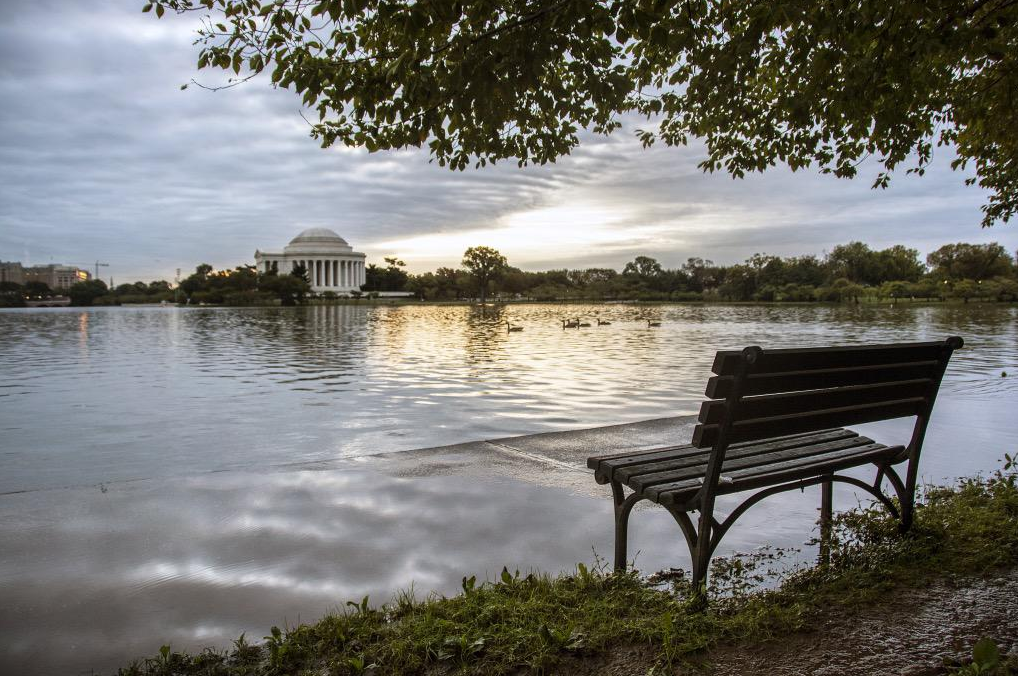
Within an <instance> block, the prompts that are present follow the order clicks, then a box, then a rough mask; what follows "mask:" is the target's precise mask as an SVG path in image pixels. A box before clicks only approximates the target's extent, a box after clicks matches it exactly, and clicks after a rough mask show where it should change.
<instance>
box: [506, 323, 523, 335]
mask: <svg viewBox="0 0 1018 676" xmlns="http://www.w3.org/2000/svg"><path fill="white" fill-rule="evenodd" d="M505 330H506V332H507V333H513V332H514V331H522V330H523V327H522V326H514V325H512V324H510V323H509V322H506V323H505Z"/></svg>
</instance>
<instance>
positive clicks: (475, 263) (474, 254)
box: [463, 246, 509, 303]
mask: <svg viewBox="0 0 1018 676" xmlns="http://www.w3.org/2000/svg"><path fill="white" fill-rule="evenodd" d="M463 267H465V268H466V269H467V271H468V272H469V273H470V276H471V277H472V278H473V281H474V283H475V284H476V285H477V289H478V292H479V293H480V295H481V302H482V303H484V302H485V300H486V299H487V297H488V284H489V283H490V282H493V281H495V280H497V279H498V278H499V277H501V275H502V274H503V273H504V272H505V271H506V268H508V267H509V264H508V262H507V261H506V258H505V256H503V255H502V254H500V253H499V252H498V251H496V250H495V249H492V248H491V247H488V246H472V247H470V248H469V249H467V250H466V251H464V252H463Z"/></svg>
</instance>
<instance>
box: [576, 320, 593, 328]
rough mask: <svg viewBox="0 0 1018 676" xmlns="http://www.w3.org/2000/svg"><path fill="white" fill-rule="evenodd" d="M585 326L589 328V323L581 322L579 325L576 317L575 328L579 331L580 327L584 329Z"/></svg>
mask: <svg viewBox="0 0 1018 676" xmlns="http://www.w3.org/2000/svg"><path fill="white" fill-rule="evenodd" d="M585 326H590V322H583V323H580V318H579V317H577V318H576V328H578V329H579V328H582V327H585Z"/></svg>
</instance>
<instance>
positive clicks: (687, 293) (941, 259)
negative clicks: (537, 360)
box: [363, 242, 1018, 302]
mask: <svg viewBox="0 0 1018 676" xmlns="http://www.w3.org/2000/svg"><path fill="white" fill-rule="evenodd" d="M476 249H486V250H487V251H486V252H485V253H486V256H485V258H487V259H489V260H488V261H487V262H486V264H485V270H486V272H485V274H486V281H485V282H483V283H482V282H481V281H480V279H479V277H478V275H477V273H476V267H477V263H476V261H474V262H471V261H470V259H471V257H470V256H466V257H464V267H463V268H460V269H453V268H439V269H438V270H436V271H435V272H426V273H423V274H419V275H413V274H408V273H406V272H405V270H404V269H403V264H402V262H401V261H399V260H397V259H394V258H387V259H385V260H386V265H385V267H380V266H375V265H369V266H368V268H367V283H366V284H365V285H364V287H363V289H364V290H365V291H368V292H370V291H411V292H413V293H414V295H415V296H416V297H418V298H421V299H423V300H464V299H472V298H481V297H482V296H484V295H489V296H493V297H499V298H506V299H527V300H536V301H551V300H657V301H667V300H672V301H729V302H747V301H762V302H775V301H777V302H782V301H785V302H810V301H826V302H860V301H862V300H866V299H877V300H879V299H897V298H916V299H924V300H944V299H949V298H951V299H954V298H957V299H961V300H963V301H965V302H968V301H969V300H971V299H980V300H996V301H1005V302H1007V301H1014V300H1018V266H1016V261H1015V258H1014V257H1012V255H1011V254H1010V253H1009V252H1008V251H1007V250H1006V249H1005V248H1004V247H1003V246H1001V245H1000V244H997V243H991V244H965V243H959V244H948V245H945V246H942V247H940V248H939V249H937V250H936V251H934V252H933V253H931V254H929V255H928V256H927V257H926V261H925V263H924V262H923V261H922V260H921V259H920V256H919V252H918V251H917V250H916V249H911V248H908V247H905V246H902V245H896V246H892V247H889V248H887V249H882V250H875V249H871V248H870V247H869V246H868V245H866V244H864V243H863V242H850V243H848V244H842V245H839V246H836V247H834V249H833V250H832V251H831V252H830V253H828V254H826V255H825V256H823V257H819V256H814V255H806V256H792V257H784V258H783V257H780V256H769V255H767V254H754V255H753V256H750V257H749V258H748V259H746V260H745V261H744V262H743V263H737V264H734V265H716V264H715V263H714V262H712V261H710V260H706V259H703V258H689V259H688V260H687V261H686V262H685V263H684V264H683V265H681V266H680V267H678V268H671V269H669V268H665V267H664V266H663V265H661V263H659V262H658V261H657V260H655V259H654V258H651V257H648V256H637V257H636V258H635V259H634V260H633V261H631V262H629V263H627V264H626V265H625V267H624V268H623V269H622V271H621V272H620V271H618V270H615V269H612V268H586V269H576V270H567V269H562V270H547V271H543V272H527V271H524V270H520V269H519V268H515V267H512V266H510V265H509V263H508V261H507V260H506V259H505V258H504V257H502V256H500V255H499V254H498V252H497V251H494V250H492V249H487V247H476V248H475V249H474V250H468V253H470V251H476ZM475 258H476V257H475Z"/></svg>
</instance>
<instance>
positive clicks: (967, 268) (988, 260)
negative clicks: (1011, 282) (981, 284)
mask: <svg viewBox="0 0 1018 676" xmlns="http://www.w3.org/2000/svg"><path fill="white" fill-rule="evenodd" d="M926 262H927V263H929V265H930V268H932V270H933V274H934V275H936V276H938V277H942V278H944V279H974V280H976V281H979V280H981V279H990V278H991V277H997V276H1006V275H1009V274H1011V272H1012V270H1013V268H1014V261H1012V260H1011V254H1009V253H1008V252H1007V249H1005V248H1004V247H1002V246H1001V245H1000V244H997V243H996V242H992V243H990V244H965V243H963V242H961V243H958V244H945V245H944V246H942V247H940V248H939V249H937V250H936V251H934V252H933V253H931V254H930V255H929V256H927V257H926Z"/></svg>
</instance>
